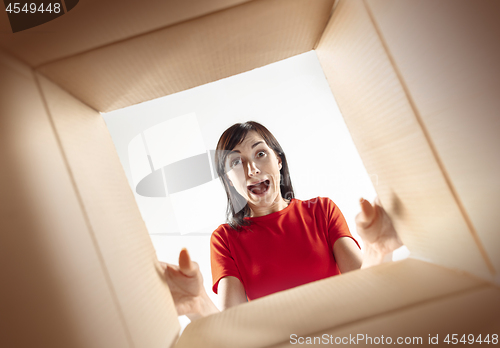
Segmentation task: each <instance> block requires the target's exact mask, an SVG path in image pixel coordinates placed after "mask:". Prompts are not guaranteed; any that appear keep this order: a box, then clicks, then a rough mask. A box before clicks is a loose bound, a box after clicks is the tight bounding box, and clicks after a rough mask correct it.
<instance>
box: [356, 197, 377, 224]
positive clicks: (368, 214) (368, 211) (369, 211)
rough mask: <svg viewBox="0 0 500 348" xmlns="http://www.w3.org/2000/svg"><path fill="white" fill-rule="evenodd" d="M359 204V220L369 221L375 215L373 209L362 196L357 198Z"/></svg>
mask: <svg viewBox="0 0 500 348" xmlns="http://www.w3.org/2000/svg"><path fill="white" fill-rule="evenodd" d="M359 204H360V205H361V214H359V220H360V222H364V223H368V224H369V223H371V222H372V221H373V219H374V217H375V209H373V206H372V205H371V203H370V202H369V201H367V200H366V199H364V198H361V199H360V200H359Z"/></svg>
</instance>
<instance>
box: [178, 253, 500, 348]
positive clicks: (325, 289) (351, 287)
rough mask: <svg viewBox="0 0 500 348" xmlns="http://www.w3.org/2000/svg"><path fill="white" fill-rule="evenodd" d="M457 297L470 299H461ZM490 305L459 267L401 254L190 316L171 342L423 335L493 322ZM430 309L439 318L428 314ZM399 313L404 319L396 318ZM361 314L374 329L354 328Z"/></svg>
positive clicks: (494, 292) (497, 297)
mask: <svg viewBox="0 0 500 348" xmlns="http://www.w3.org/2000/svg"><path fill="white" fill-rule="evenodd" d="M485 294H487V296H486V297H484V296H485ZM464 298H467V299H473V301H472V302H471V303H469V304H468V305H467V306H465V307H464V306H463V305H464V304H465V303H462V302H461V301H462V300H463V299H464ZM448 299H452V301H451V303H452V304H453V305H449V304H448V303H447V301H448ZM443 301H444V302H443ZM474 305H477V306H478V307H477V308H475V309H474V310H473V311H471V312H470V313H471V315H470V316H467V315H465V316H459V317H457V316H455V314H456V313H457V312H460V313H464V312H465V310H466V309H467V310H469V309H470V308H471V307H474ZM421 307H425V308H426V309H425V310H423V311H421V310H420V308H421ZM414 310H416V311H414ZM498 310H500V291H499V290H498V288H496V287H493V286H491V285H490V284H488V283H487V282H485V281H482V280H480V279H478V278H475V277H470V276H465V275H464V274H463V273H460V272H456V271H451V270H449V269H446V268H444V267H440V266H436V265H433V264H429V263H426V262H423V261H420V260H414V259H406V260H402V261H398V262H393V263H386V264H382V265H379V266H376V267H371V268H367V269H363V270H357V271H353V272H349V273H346V274H343V275H342V277H331V278H327V279H323V280H320V281H317V282H313V283H309V284H306V285H303V286H299V287H296V288H293V289H289V290H286V291H284V292H280V293H277V294H272V295H270V296H266V297H263V298H260V299H257V300H255V301H252V302H249V303H246V304H243V305H240V306H238V307H234V308H230V309H228V310H226V311H224V312H222V313H220V314H217V315H212V316H210V317H207V318H203V319H200V320H197V321H195V322H193V323H191V324H190V325H188V326H187V327H186V329H185V330H184V332H183V334H182V335H181V337H180V339H179V341H178V343H177V345H176V346H175V347H176V348H187V347H207V348H209V347H214V348H215V347H234V346H238V347H242V348H244V347H248V348H250V347H270V346H274V345H278V346H281V345H282V346H290V335H291V334H296V335H297V336H307V335H310V334H314V333H321V334H323V333H332V334H333V333H335V334H336V333H337V332H339V333H342V334H344V333H345V332H346V331H348V332H352V333H355V334H357V333H365V332H369V333H370V334H372V336H378V337H380V335H382V334H384V335H386V334H391V335H392V336H393V337H397V336H398V334H399V331H401V332H409V333H411V334H422V333H425V335H427V334H428V333H434V332H439V333H441V332H442V330H441V329H442V328H443V327H444V328H454V329H455V331H453V332H454V333H459V332H460V333H467V334H469V333H477V332H478V330H481V329H484V328H485V327H487V326H488V325H489V324H491V323H492V322H493V320H496V322H498V320H499V315H498ZM482 312H484V314H485V315H484V316H481V313H482ZM423 313H424V314H423ZM436 315H438V316H436ZM432 316H436V318H440V319H442V320H443V322H444V323H446V324H445V325H440V324H439V321H437V320H432V321H430V320H429V318H430V317H432ZM400 318H404V319H405V321H404V322H399V323H398V320H399V319H400ZM379 320H381V321H382V322H383V323H384V325H383V326H382V325H378V321H379ZM429 321H430V322H431V323H433V324H434V325H436V326H434V327H432V326H430V325H429V324H428V323H427V322H429ZM367 322H368V323H369V324H370V325H371V326H373V328H374V329H371V330H368V331H362V330H361V331H360V330H358V328H359V329H361V328H363V330H364V329H365V328H367V327H370V325H366V323H367ZM248 328H252V329H251V330H249V329H248ZM346 328H348V329H349V330H346ZM421 328H430V329H431V330H428V332H425V331H423V330H422V329H421ZM398 330H399V331H398ZM461 330H463V331H461ZM255 332H258V333H259V334H258V335H256V334H255ZM450 332H451V331H450ZM492 332H495V331H490V334H491V333H492Z"/></svg>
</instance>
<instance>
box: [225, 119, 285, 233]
mask: <svg viewBox="0 0 500 348" xmlns="http://www.w3.org/2000/svg"><path fill="white" fill-rule="evenodd" d="M250 131H255V132H257V134H259V135H260V136H261V137H262V139H264V141H265V142H266V144H267V146H269V147H270V148H271V149H272V150H273V151H274V152H275V154H276V155H277V156H279V157H280V158H281V162H282V163H281V169H280V192H281V197H283V198H284V199H292V198H294V197H295V195H294V192H293V187H292V181H291V179H290V171H289V169H288V163H287V161H286V156H285V153H284V151H283V149H282V148H281V145H280V144H279V143H278V141H277V140H276V138H275V137H274V135H272V133H271V132H270V131H269V130H268V129H267V128H266V127H264V126H263V125H261V124H260V123H257V122H254V121H248V122H244V123H236V124H234V125H232V126H231V127H229V128H228V129H226V130H225V131H224V133H223V134H222V135H221V137H220V139H219V142H218V143H217V148H216V150H215V167H216V170H217V175H218V176H219V178H220V180H221V182H222V185H223V186H224V189H225V190H226V195H227V210H226V219H227V223H228V224H229V226H231V227H232V228H233V229H235V230H240V229H241V227H242V226H248V225H250V221H248V220H245V219H244V218H245V217H246V216H250V207H249V206H248V204H247V202H246V200H245V198H243V197H242V196H241V195H240V194H239V193H238V192H237V191H236V189H235V188H234V187H233V186H231V185H230V184H229V180H228V178H227V174H226V170H225V163H226V158H227V156H228V154H229V153H230V152H231V151H232V150H233V149H234V148H235V147H236V146H237V145H238V144H241V143H242V142H243V140H244V139H245V137H246V136H247V134H248V132H250Z"/></svg>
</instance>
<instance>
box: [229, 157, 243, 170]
mask: <svg viewBox="0 0 500 348" xmlns="http://www.w3.org/2000/svg"><path fill="white" fill-rule="evenodd" d="M239 164H241V158H235V159H233V160H232V161H231V164H230V166H231V168H232V167H235V166H237V165H239Z"/></svg>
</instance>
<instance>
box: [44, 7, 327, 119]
mask: <svg viewBox="0 0 500 348" xmlns="http://www.w3.org/2000/svg"><path fill="white" fill-rule="evenodd" d="M332 5H333V0H314V1H303V0H254V1H250V2H246V3H244V4H242V5H241V6H237V7H232V8H230V9H227V10H223V11H219V12H216V13H213V14H210V15H207V16H203V17H200V18H196V19H193V20H190V21H187V22H182V23H180V24H176V25H172V26H167V27H165V28H163V29H161V30H157V31H154V32H151V33H148V34H147V35H142V36H137V37H134V38H131V39H129V40H125V41H120V42H117V43H115V44H110V45H107V46H105V47H102V48H99V49H97V50H91V51H87V52H83V53H80V54H78V55H75V56H71V57H69V58H66V59H61V60H57V61H54V62H51V63H49V64H45V65H42V66H40V67H39V68H38V71H40V72H41V73H42V74H44V75H45V76H46V77H48V78H49V79H50V80H52V81H54V82H55V83H57V84H58V85H60V86H61V87H63V88H64V89H66V90H67V91H68V92H70V93H71V94H72V95H74V96H76V97H77V98H78V99H80V100H81V101H83V102H84V103H86V104H87V105H90V106H91V107H92V108H94V109H96V110H99V111H101V112H107V111H111V110H115V109H119V108H123V107H126V106H130V105H133V104H137V103H140V102H144V101H147V100H151V99H155V98H159V97H163V96H165V95H168V94H172V93H176V92H179V91H182V90H185V89H189V88H192V87H196V86H199V85H202V84H205V83H208V82H212V81H216V80H219V79H222V78H226V77H229V76H232V75H235V74H239V73H242V72H245V71H248V70H251V69H255V68H258V67H261V66H264V65H267V64H270V63H274V62H276V61H279V60H281V59H285V58H288V57H291V56H294V55H296V54H299V53H304V52H307V51H310V50H312V49H313V48H314V45H315V44H316V43H317V41H318V39H319V37H320V36H321V33H322V32H323V29H324V28H325V25H326V23H327V21H328V18H329V17H330V13H331V9H332Z"/></svg>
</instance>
